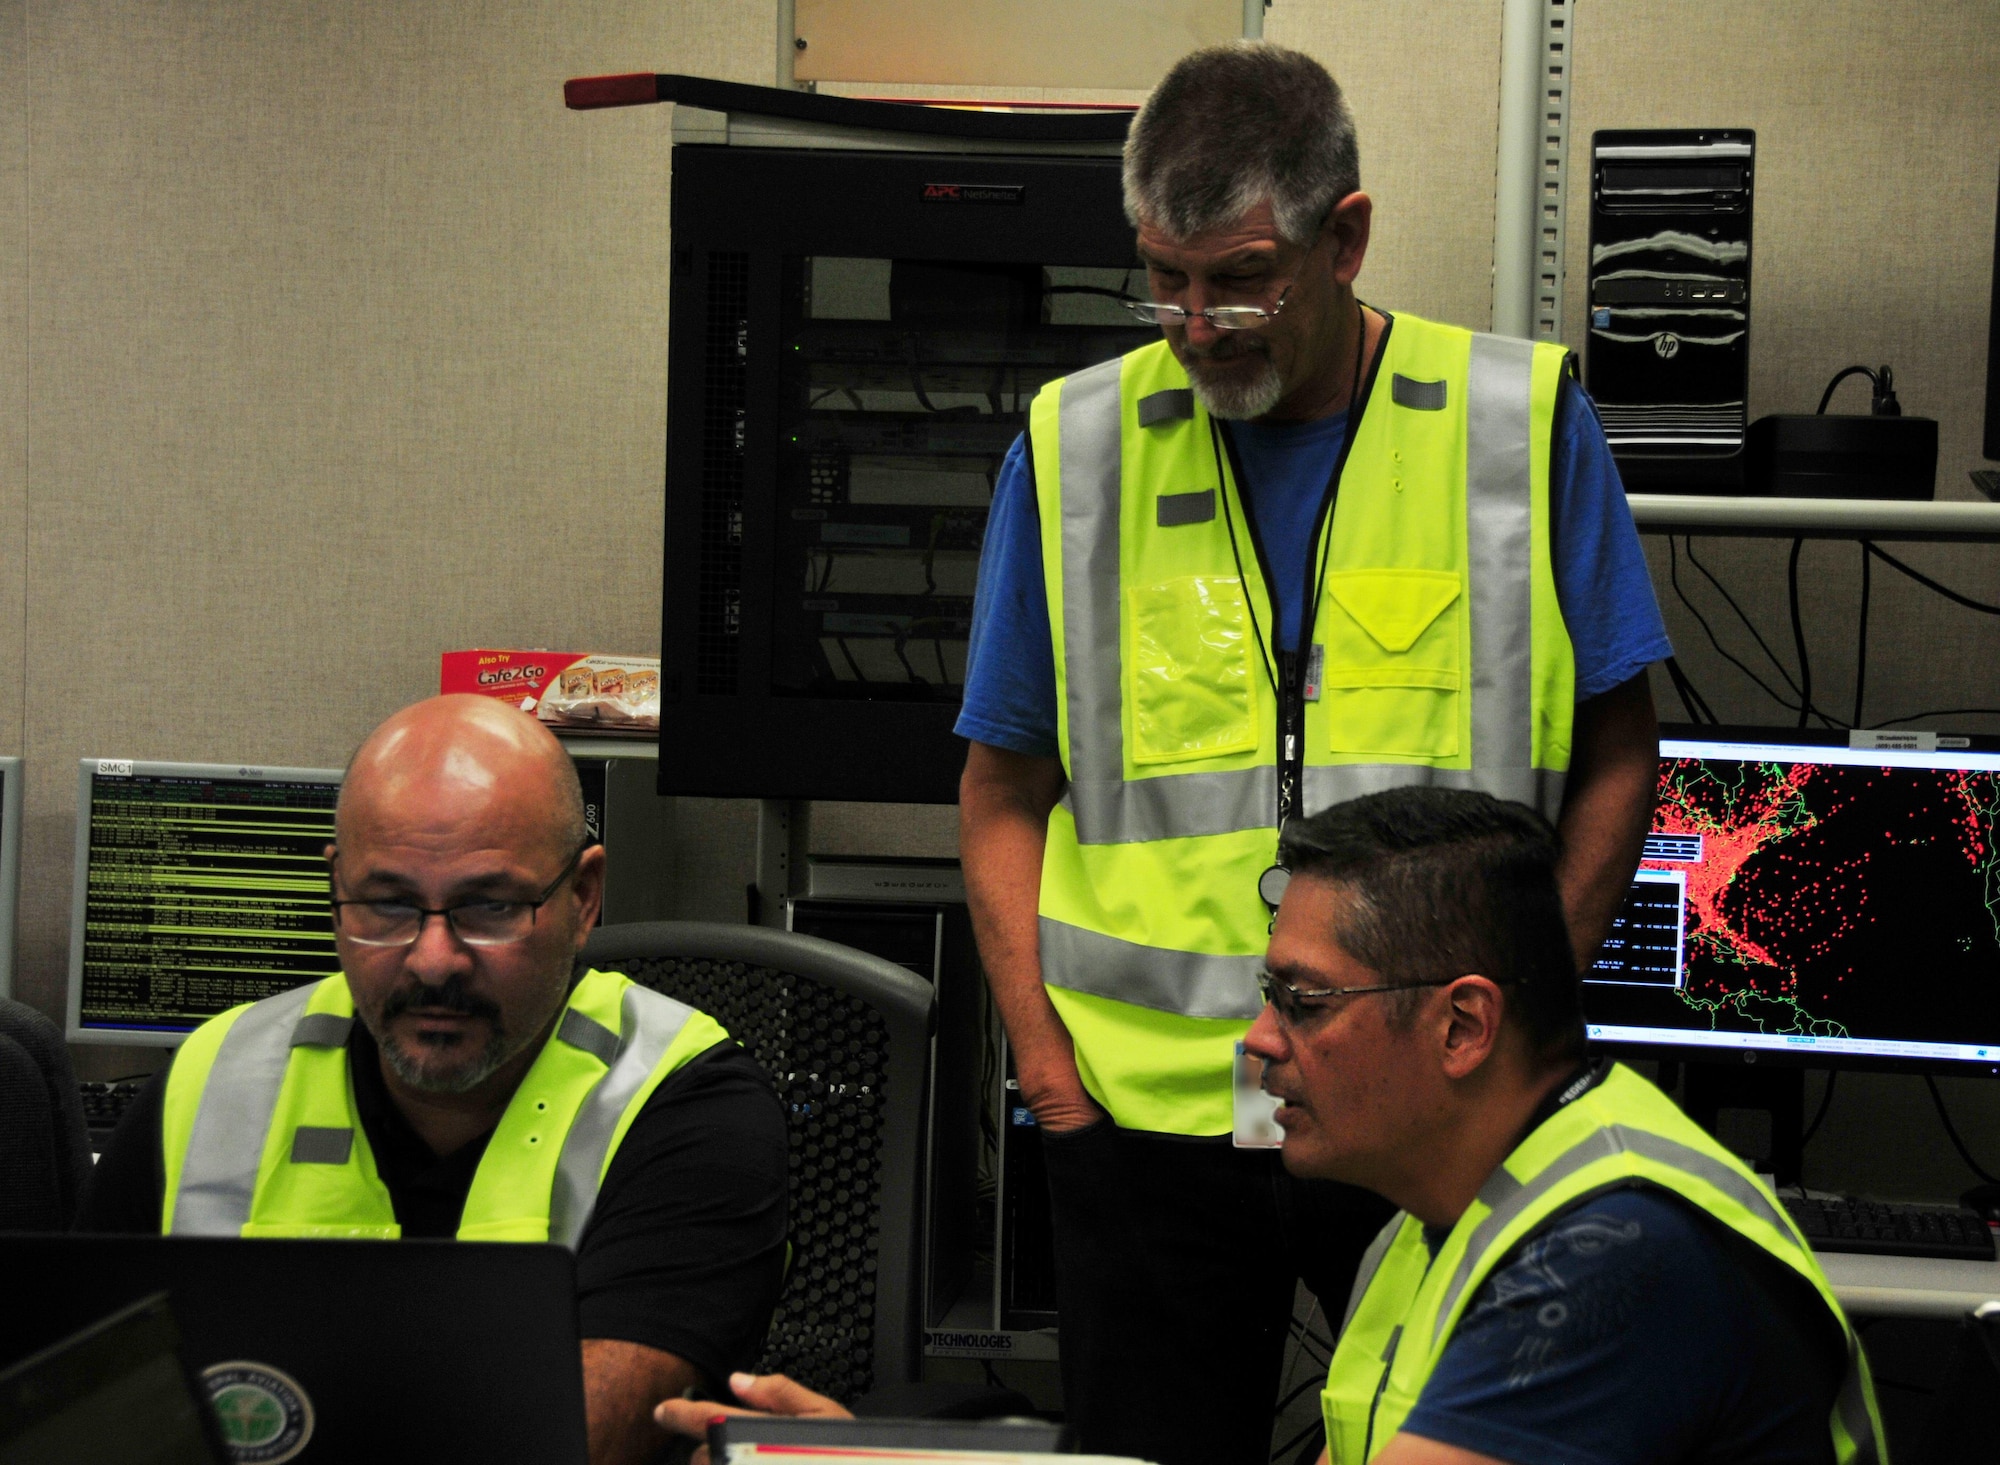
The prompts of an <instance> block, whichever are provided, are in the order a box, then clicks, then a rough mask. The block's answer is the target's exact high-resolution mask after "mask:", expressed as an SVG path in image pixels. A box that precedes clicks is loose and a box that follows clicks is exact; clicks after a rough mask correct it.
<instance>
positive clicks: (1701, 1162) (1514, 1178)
mask: <svg viewBox="0 0 2000 1465" xmlns="http://www.w3.org/2000/svg"><path fill="white" fill-rule="evenodd" d="M1635 1184H1638V1185H1652V1186H1657V1187H1658V1188H1659V1189H1661V1190H1666V1191H1671V1192H1673V1193H1674V1194H1675V1195H1677V1196H1679V1197H1681V1199H1683V1200H1685V1201H1686V1202H1688V1204H1690V1205H1692V1206H1694V1207H1696V1208H1697V1209H1698V1210H1701V1211H1703V1212H1705V1213H1706V1214H1708V1215H1710V1216H1713V1217H1714V1218H1715V1219H1716V1220H1717V1221H1719V1222H1721V1223H1722V1224H1723V1225H1725V1226H1727V1227H1728V1228H1729V1229H1730V1230H1732V1231H1734V1232H1736V1233H1737V1234H1738V1235H1739V1236H1742V1237H1744V1238H1745V1239H1747V1240H1749V1241H1750V1242H1752V1243H1753V1244H1755V1245H1756V1246H1758V1247H1760V1248H1762V1249H1763V1250H1764V1251H1766V1252H1768V1253H1769V1254H1770V1255H1772V1256H1774V1257H1776V1258H1777V1259H1778V1260H1779V1261H1780V1262H1782V1263H1783V1264H1784V1265H1785V1266H1787V1267H1789V1268H1790V1269H1791V1270H1792V1271H1793V1272H1795V1273H1797V1274H1798V1276H1799V1277H1800V1278H1802V1279H1803V1280H1804V1281H1805V1282H1806V1283H1808V1284H1809V1285H1810V1286H1811V1287H1812V1288H1813V1289H1814V1291H1816V1292H1817V1293H1818V1294H1819V1296H1820V1299H1821V1301H1823V1302H1824V1303H1825V1304H1826V1308H1827V1311H1828V1312H1829V1313H1831V1314H1832V1315H1833V1318H1834V1321H1835V1322H1837V1323H1838V1324H1839V1325H1840V1329H1841V1332H1842V1334H1843V1335H1844V1336H1845V1338H1846V1340H1847V1373H1846V1377H1845V1379H1844V1380H1843V1381H1842V1384H1841V1389H1840V1394H1839V1397H1838V1398H1837V1399H1836V1401H1835V1404H1834V1410H1833V1415H1832V1418H1831V1420H1830V1421H1829V1428H1830V1429H1831V1430H1832V1433H1833V1443H1834V1450H1835V1455H1836V1457H1837V1458H1838V1459H1839V1460H1841V1461H1842V1462H1860V1465H1876V1462H1882V1461H1885V1460H1886V1459H1887V1447H1886V1445H1885V1443H1884V1440H1885V1436H1884V1435H1883V1433H1882V1418H1881V1415H1880V1413H1879V1412H1877V1410H1876V1407H1875V1387H1874V1384H1873V1382H1872V1381H1871V1380H1870V1379H1869V1376H1868V1362H1867V1359H1866V1358H1864V1357H1863V1356H1862V1352H1861V1344H1860V1341H1859V1340H1858V1339H1857V1338H1856V1337H1855V1335H1854V1330H1853V1328H1851V1327H1849V1326H1848V1322H1847V1316H1846V1314H1845V1313H1844V1312H1842V1311H1841V1307H1840V1303H1839V1301H1838V1300H1836V1299H1835V1297H1834V1295H1833V1288H1832V1287H1831V1286H1829V1285H1828V1283H1827V1280H1826V1274H1825V1273H1824V1272H1822V1271H1821V1270H1820V1268H1819V1263H1818V1262H1817V1261H1816V1260H1815V1259H1814V1258H1813V1254H1812V1250H1811V1248H1810V1247H1808V1246H1807V1245H1806V1241H1805V1238H1804V1237H1803V1236H1801V1235H1800V1234H1799V1231H1798V1228H1797V1227H1796V1226H1794V1225H1793V1224H1792V1219H1791V1217H1790V1216H1788V1215H1786V1214H1785V1209H1784V1207H1783V1206H1781V1205H1779V1204H1778V1201H1777V1199H1776V1198H1775V1197H1774V1196H1773V1195H1772V1194H1771V1192H1770V1191H1769V1190H1767V1189H1766V1188H1765V1187H1764V1184H1763V1182H1761V1181H1760V1180H1758V1179H1757V1177H1756V1176H1755V1175H1753V1174H1751V1173H1750V1171H1749V1169H1748V1168H1747V1167H1746V1166H1745V1165H1744V1164H1743V1162H1742V1161H1741V1160H1739V1159H1737V1158H1736V1156H1734V1155H1732V1154H1731V1153H1730V1152H1729V1151H1728V1150H1726V1149H1724V1148H1723V1147H1722V1146H1721V1145H1719V1144H1717V1143H1716V1142H1715V1140H1714V1139H1712V1138H1710V1137H1709V1136H1708V1135H1707V1134H1705V1133H1704V1132H1703V1131H1702V1130H1701V1128H1700V1127H1699V1126H1698V1125H1696V1124H1695V1123H1694V1122H1693V1121H1692V1120H1690V1119H1689V1118H1688V1117H1687V1116H1686V1115H1685V1114H1683V1113H1681V1111H1680V1110H1679V1109H1677V1108H1675V1107H1674V1104H1673V1101H1672V1100H1671V1099H1669V1098H1668V1097H1667V1096H1666V1095H1665V1094H1663V1093H1661V1092H1660V1091H1659V1090H1658V1089H1657V1088H1655V1087H1654V1086H1653V1085H1652V1084H1650V1083H1648V1082H1647V1081H1646V1080H1645V1079H1643V1078H1641V1077H1640V1076H1639V1075H1638V1074H1636V1073H1634V1072H1632V1070H1631V1069H1629V1068H1626V1067H1625V1066H1624V1065H1623V1064H1619V1065H1616V1066H1614V1067H1613V1068H1612V1070H1611V1071H1610V1073H1609V1074H1607V1075H1606V1076H1605V1078H1604V1080H1603V1081H1602V1082H1601V1083H1599V1084H1597V1085H1596V1086H1595V1087H1594V1088H1591V1089H1590V1090H1588V1091H1587V1092H1585V1093H1584V1094H1582V1095H1580V1096H1579V1097H1578V1098H1576V1099H1574V1100H1572V1101H1571V1102H1569V1103H1568V1104H1565V1105H1564V1106H1563V1107H1562V1108H1560V1109H1558V1110H1557V1111H1556V1112H1555V1113H1554V1114H1553V1115H1551V1116H1550V1117H1549V1118H1548V1119H1547V1120H1545V1121H1544V1122H1543V1123H1542V1124H1540V1125H1539V1126H1537V1127H1536V1129H1535V1130H1534V1132H1533V1133H1532V1134H1530V1135H1529V1136H1528V1137H1527V1138H1526V1139H1525V1140H1523V1141H1522V1142H1521V1144H1520V1145H1519V1147H1518V1148H1516V1149H1515V1151H1514V1152H1513V1153H1512V1154H1510V1155H1509V1156H1508V1157H1507V1158H1506V1160H1505V1161H1503V1162H1502V1164H1501V1166H1500V1168H1499V1169H1498V1170H1496V1171H1494V1172H1493V1174H1492V1176H1491V1177H1490V1178H1489V1179H1488V1180H1487V1182H1486V1184H1485V1186H1484V1187H1482V1188H1481V1190H1480V1192H1479V1198H1478V1199H1477V1200H1475V1201H1474V1202H1473V1203H1472V1205H1471V1206H1470V1208H1468V1209H1467V1211H1466V1213H1465V1214H1464V1215H1463V1216H1461V1217H1459V1219H1458V1224H1457V1225H1455V1226H1454V1227H1452V1230H1451V1234H1450V1235H1449V1236H1447V1237H1446V1238H1445V1240H1444V1244H1443V1245H1442V1246H1440V1247H1439V1248H1438V1251H1437V1255H1436V1256H1432V1255H1431V1253H1430V1249H1429V1247H1427V1246H1426V1245H1425V1244H1424V1228H1423V1225H1422V1223H1421V1222H1419V1221H1418V1220H1417V1219H1416V1218H1415V1217H1414V1216H1408V1215H1403V1214H1400V1213H1399V1214H1397V1215H1396V1216H1394V1217H1393V1218H1391V1220H1390V1222H1389V1224H1388V1226H1386V1227H1385V1228H1384V1229H1383V1231H1382V1234H1381V1235H1380V1236H1379V1237H1377V1238H1376V1241H1375V1244H1374V1245H1373V1246H1372V1247H1370V1248H1369V1250H1368V1253H1367V1255H1366V1256H1365V1257H1363V1258H1362V1262H1361V1272H1360V1275H1359V1276H1358V1277H1356V1279H1355V1283H1354V1300H1353V1301H1352V1302H1350V1303H1349V1306H1348V1316H1347V1322H1346V1324H1345V1326H1344V1327H1343V1328H1342V1329H1341V1333H1340V1341H1339V1342H1338V1343H1337V1344H1335V1346H1334V1350H1333V1364H1332V1366H1331V1367H1330V1368H1329V1369H1328V1370H1327V1380H1326V1391H1325V1392H1324V1393H1323V1394H1322V1395H1321V1396H1320V1406H1321V1410H1322V1413H1323V1414H1324V1416H1325V1419H1326V1438H1327V1446H1328V1449H1329V1450H1330V1452H1331V1454H1332V1458H1333V1465H1362V1462H1363V1461H1366V1460H1369V1459H1372V1458H1373V1457H1374V1456H1375V1455H1376V1454H1377V1453H1379V1452H1380V1451H1381V1449H1382V1447H1383V1446H1384V1445H1385V1444H1387V1443H1388V1441H1389V1440H1390V1439H1391V1438H1393V1437H1394V1436H1395V1434H1396V1432H1397V1431H1398V1430H1399V1429H1401V1428H1402V1427H1403V1421H1404V1420H1405V1419H1406V1418H1408V1417H1409V1413H1410V1410H1411V1409H1412V1408H1414V1407H1415V1405H1416V1402H1417V1399H1418V1398H1419V1396H1420V1395H1421V1394H1422V1393H1423V1389H1424V1383H1425V1381H1426V1380H1428V1379H1429V1378H1430V1376H1431V1373H1432V1371H1433V1370H1434V1369H1435V1368H1436V1367H1437V1363H1438V1360H1439V1358H1441V1357H1442V1356H1443V1355H1444V1349H1445V1345H1446V1343H1448V1342H1449V1341H1450V1340H1451V1335H1452V1331H1453V1329H1455V1328H1456V1327H1457V1326H1458V1320H1459V1318H1460V1317H1461V1316H1462V1315H1463V1314H1464V1312H1465V1309H1466V1307H1467V1305H1468V1304H1469V1303H1470V1302H1471V1300H1472V1298H1473V1297H1474V1295H1476V1294H1477V1293H1478V1291H1479V1287H1480V1284H1481V1283H1483V1282H1484V1281H1485V1280H1486V1278H1487V1276H1488V1275H1489V1274H1490V1273H1491V1272H1492V1271H1493V1269H1494V1268H1495V1267H1496V1266H1498V1265H1499V1264H1500V1262H1501V1261H1502V1260H1503V1259H1504V1258H1505V1257H1506V1256H1507V1255H1508V1254H1509V1253H1510V1252H1512V1251H1513V1250H1514V1249H1515V1248H1516V1247H1518V1246H1519V1245H1520V1244H1521V1243H1522V1242H1523V1241H1525V1240H1526V1239H1527V1238H1529V1237H1530V1236H1532V1235H1534V1234H1535V1233H1536V1232H1537V1231H1538V1230H1540V1229H1541V1228H1542V1227H1543V1226H1544V1225H1546V1224H1547V1223H1548V1222H1549V1221H1550V1220H1551V1219H1553V1218H1554V1217H1555V1216H1557V1215H1558V1214H1559V1213H1561V1212H1563V1211H1565V1210H1568V1209H1569V1208H1570V1207H1572V1206H1574V1205H1576V1204H1577V1203H1578V1202H1579V1201H1582V1200H1584V1199H1586V1198H1587V1197H1589V1196H1592V1195H1597V1194H1600V1193H1602V1192H1603V1191H1607V1190H1614V1189H1618V1188H1620V1187H1623V1186H1629V1185H1635Z"/></svg>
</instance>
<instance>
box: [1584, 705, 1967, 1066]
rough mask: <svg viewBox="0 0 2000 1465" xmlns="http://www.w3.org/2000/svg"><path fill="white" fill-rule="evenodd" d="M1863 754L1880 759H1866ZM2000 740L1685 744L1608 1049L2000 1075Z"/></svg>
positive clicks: (1652, 842)
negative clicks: (1853, 743)
mask: <svg viewBox="0 0 2000 1465" xmlns="http://www.w3.org/2000/svg"><path fill="white" fill-rule="evenodd" d="M1850 736H1851V740H1852V741H1853V742H1855V743H1859V744H1867V745H1868V746H1850V745H1849V743H1850ZM1997 822H2000V740H1996V739H1992V738H1972V737H1950V736H1941V735H1939V734H1936V733H1869V732H1860V733H1855V734H1852V735H1849V734H1846V733H1832V732H1828V733H1817V732H1807V731H1799V730H1793V729H1786V730H1784V731H1782V732H1780V731H1776V730H1772V729H1754V728H1736V729H1723V728H1699V729H1696V728H1669V729H1665V730H1663V732H1662V736H1661V739H1660V784H1659V803H1658V806H1657V808H1656V810H1655V812H1654V815H1653V831H1652V833H1651V835H1650V836H1649V837H1648V838H1647V840H1646V847H1645V857H1644V860H1643V861H1642V864H1641V867H1640V870H1639V872H1638V877H1637V878H1636V879H1635V880H1634V881H1633V883H1632V889H1631V893H1630V896H1629V897H1628V899H1627V901H1626V904H1625V907H1624V909H1623V910H1622V911H1621V913H1620V914H1619V916H1618V918H1617V920H1616V922H1615V923H1614V926H1613V928H1612V932H1611V936H1610V938H1609V939H1608V940H1607V941H1606V942H1605V945H1604V949H1603V951H1602V952H1601V953H1600V954H1599V956H1598V958H1597V961H1596V963H1595V964H1594V965H1593V966H1592V968H1591V969H1590V970H1589V971H1588V972H1587V973H1585V976H1584V1013H1585V1021H1586V1023H1587V1026H1588V1033H1589V1036H1590V1038H1591V1040H1592V1042H1593V1043H1594V1044H1597V1045H1604V1046H1609V1047H1612V1048H1614V1049H1617V1050H1621V1051H1623V1052H1626V1053H1628V1054H1636V1055H1640V1056H1652V1057H1660V1058H1683V1059H1694V1060H1704V1059H1705V1060H1708V1061H1711V1062H1713V1061H1717V1060H1729V1061H1736V1060H1743V1061H1749V1062H1760V1061H1780V1062H1783V1061H1790V1062H1793V1063H1801V1064H1810V1065H1814V1066H1825V1067H1868V1068H1891V1069H1893V1068H1923V1069H1935V1070H1939V1071H1949V1072H1957V1073H1989V1074H2000V827H1996V823H1997Z"/></svg>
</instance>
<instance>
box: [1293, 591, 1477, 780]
mask: <svg viewBox="0 0 2000 1465" xmlns="http://www.w3.org/2000/svg"><path fill="white" fill-rule="evenodd" d="M1326 588H1327V595H1328V598H1329V600H1330V601H1331V602H1332V603H1331V606H1330V608H1329V610H1328V612H1327V616H1326V620H1325V623H1324V629H1325V632H1326V638H1327V644H1326V676H1325V683H1324V690H1323V691H1322V693H1321V696H1322V698H1323V699H1324V700H1325V702H1326V712H1327V723H1328V727H1329V729H1330V746H1329V748H1328V751H1330V752H1334V753H1358V754H1364V755H1369V756H1381V755H1389V756H1398V757H1409V758H1449V757H1452V756H1454V755H1456V754H1457V753H1458V751H1459V735H1458V722H1459V716H1458V714H1459V695H1460V692H1459V688H1460V685H1461V682H1462V678H1463V673H1464V658H1463V649H1462V647H1461V645H1460V641H1461V639H1462V638H1461V635H1460V632H1459V616H1458V612H1457V605H1458V598H1459V592H1460V589H1461V581H1460V578H1459V576H1458V575H1456V574H1453V573H1451V572H1449V571H1444V570H1335V571H1333V572H1332V573H1330V574H1329V575H1328V576H1327V584H1326Z"/></svg>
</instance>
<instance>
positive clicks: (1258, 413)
mask: <svg viewBox="0 0 2000 1465" xmlns="http://www.w3.org/2000/svg"><path fill="white" fill-rule="evenodd" d="M1204 364H1205V363H1203V362H1201V361H1199V360H1195V361H1190V362H1189V363H1188V364H1187V374H1188V385H1189V386H1191V387H1192V388H1194V396H1195V400H1196V401H1197V402H1199V403H1201V405H1202V409H1203V410H1204V411H1206V412H1207V413H1208V415H1209V416H1210V417H1218V418H1221V419H1222V420H1223V421H1224V422H1246V421H1248V420H1250V419H1251V418H1254V417H1262V416H1263V415H1264V414H1265V413H1267V412H1269V411H1270V410H1271V409H1272V408H1273V407H1275V406H1277V405H1278V403H1279V402H1280V401H1282V400H1283V399H1284V395H1285V383H1284V379H1283V378H1282V377H1280V376H1279V375H1278V368H1277V367H1275V366H1273V365H1272V364H1271V360H1270V358H1269V357H1268V356H1266V357H1261V358H1260V364H1261V366H1262V368H1263V369H1262V370H1260V371H1258V372H1256V373H1255V374H1254V375H1252V376H1250V377H1249V378H1248V379H1238V380H1234V381H1226V382H1225V381H1205V380H1203V378H1202V376H1201V368H1202V366H1203V365H1204Z"/></svg>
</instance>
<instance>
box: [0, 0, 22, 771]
mask: <svg viewBox="0 0 2000 1465" xmlns="http://www.w3.org/2000/svg"><path fill="white" fill-rule="evenodd" d="M27 38H28V5H27V0H0V754H10V753H18V752H20V751H21V692H22V687H21V678H22V674H23V671H24V664H23V656H24V647H23V642H22V629H21V622H22V600H21V597H22V593H23V589H24V586H25V583H26V582H25V576H26V574H27V558H26V555H27V549H26V544H25V541H24V536H23V533H22V530H23V528H24V527H25V525H26V522H27V505H28V431H27V419H28V413H27V406H28V345H27V339H28V247H27V245H28V87H27V80H28V48H27Z"/></svg>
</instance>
